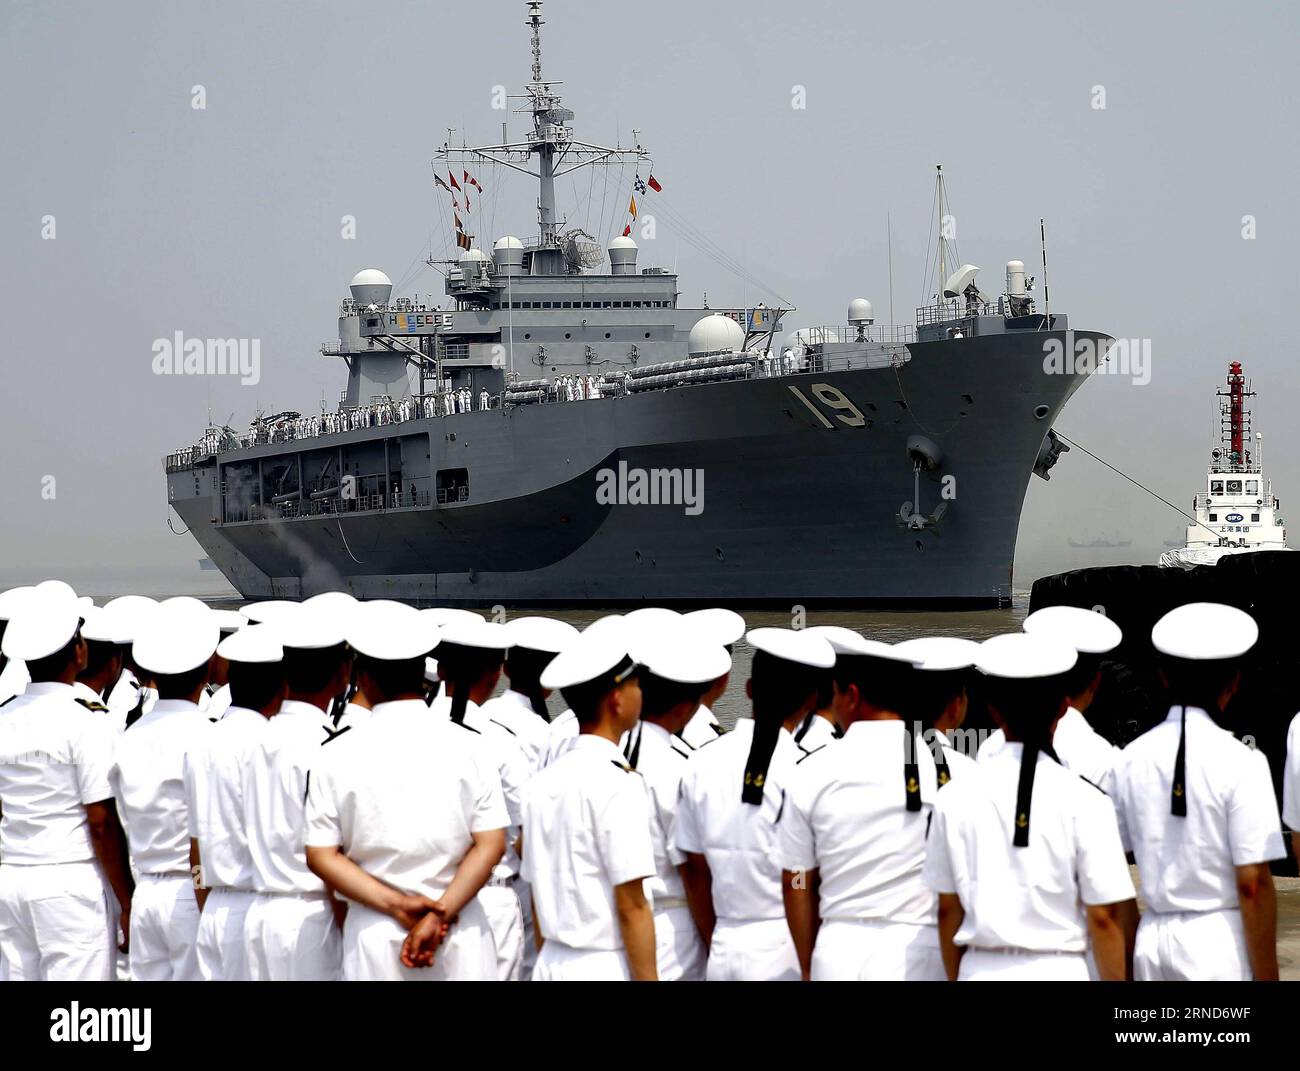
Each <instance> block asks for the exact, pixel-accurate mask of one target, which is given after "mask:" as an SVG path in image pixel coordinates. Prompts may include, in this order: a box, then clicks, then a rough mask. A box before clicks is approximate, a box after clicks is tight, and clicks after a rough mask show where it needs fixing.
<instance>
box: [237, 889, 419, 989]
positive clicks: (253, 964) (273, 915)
mask: <svg viewBox="0 0 1300 1071" xmlns="http://www.w3.org/2000/svg"><path fill="white" fill-rule="evenodd" d="M244 928H245V932H246V934H247V936H248V974H249V977H250V978H251V979H252V980H253V981H254V982H337V981H338V980H339V979H340V978H341V977H342V976H343V935H342V934H341V933H340V932H339V928H338V925H337V924H336V923H335V921H334V908H333V904H332V902H331V900H330V896H329V894H328V893H326V892H324V891H322V892H320V893H312V894H310V895H307V894H301V893H256V894H255V895H254V897H253V900H252V904H251V906H250V907H249V908H248V919H247V921H246V922H245V924H244ZM399 947H400V946H399Z"/></svg>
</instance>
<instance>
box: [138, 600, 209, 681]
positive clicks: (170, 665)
mask: <svg viewBox="0 0 1300 1071" xmlns="http://www.w3.org/2000/svg"><path fill="white" fill-rule="evenodd" d="M190 601H197V600H190ZM199 606H200V607H202V603H199ZM203 609H204V611H205V612H204V613H202V614H200V613H198V612H197V611H196V610H195V609H194V607H193V606H191V605H189V603H188V602H181V601H180V600H172V599H168V600H167V601H165V602H162V603H160V604H159V605H158V607H157V609H156V610H154V611H153V612H152V613H150V614H148V615H147V616H146V617H145V618H144V620H143V621H142V622H141V624H140V627H139V629H138V631H137V632H136V634H135V642H134V643H133V644H132V645H131V657H132V658H134V659H135V662H136V664H137V665H138V666H139V667H140V668H141V669H143V670H146V671H147V672H149V673H156V674H160V675H163V676H171V675H173V674H177V673H188V672H189V671H190V670H192V669H197V668H198V667H199V666H201V665H203V664H204V663H206V662H207V661H208V660H209V659H210V658H211V657H212V654H213V652H214V651H216V649H217V644H218V643H219V642H220V641H221V631H220V630H219V629H218V627H217V620H216V618H215V617H213V616H212V612H211V611H210V610H207V608H206V607H203Z"/></svg>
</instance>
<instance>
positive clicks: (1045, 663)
mask: <svg viewBox="0 0 1300 1071" xmlns="http://www.w3.org/2000/svg"><path fill="white" fill-rule="evenodd" d="M1077 661H1079V653H1078V652H1077V651H1076V650H1075V649H1074V648H1073V647H1071V646H1070V645H1069V644H1068V643H1064V642H1063V641H1061V640H1056V639H1048V638H1046V637H1044V636H1031V635H1029V634H1028V633H1027V632H1008V633H1006V634H1004V635H1001V636H994V637H992V638H991V639H987V640H985V641H984V642H983V643H981V644H980V650H979V658H978V659H977V660H976V662H975V665H976V667H977V668H978V669H979V670H980V672H981V673H983V674H985V675H986V676H989V677H1002V678H1005V679H1007V680H1031V679H1033V678H1035V677H1055V676H1056V675H1057V674H1058V673H1064V672H1065V671H1066V670H1068V669H1070V668H1071V667H1072V666H1073V665H1074V664H1075V662H1077Z"/></svg>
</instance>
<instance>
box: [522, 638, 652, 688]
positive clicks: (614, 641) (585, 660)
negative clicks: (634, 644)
mask: <svg viewBox="0 0 1300 1071" xmlns="http://www.w3.org/2000/svg"><path fill="white" fill-rule="evenodd" d="M634 669H635V663H634V662H633V659H632V657H631V656H630V655H629V654H628V651H627V646H626V645H625V644H624V643H622V642H620V640H619V638H618V637H617V636H615V635H613V634H601V633H597V634H596V635H589V634H586V633H584V634H583V635H581V636H579V637H578V638H577V639H576V640H574V642H573V643H571V644H570V645H569V646H568V647H566V648H565V649H564V650H563V651H561V652H560V653H559V654H557V655H556V656H555V657H554V658H553V659H551V663H550V665H548V666H547V667H546V669H545V670H544V671H543V672H542V676H541V682H540V683H541V685H542V687H543V688H549V689H552V690H557V689H563V688H574V687H577V686H578V685H581V684H589V683H591V682H593V681H597V680H600V679H601V678H602V677H608V678H609V682H610V687H611V688H613V687H614V686H615V685H617V684H621V683H622V682H623V681H625V680H626V679H627V678H628V677H629V676H631V674H632V671H633V670H634Z"/></svg>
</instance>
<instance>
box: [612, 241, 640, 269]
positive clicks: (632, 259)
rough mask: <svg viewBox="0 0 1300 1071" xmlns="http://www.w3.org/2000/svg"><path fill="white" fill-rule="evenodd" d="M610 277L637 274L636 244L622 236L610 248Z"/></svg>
mask: <svg viewBox="0 0 1300 1071" xmlns="http://www.w3.org/2000/svg"><path fill="white" fill-rule="evenodd" d="M608 250H609V273H610V275H635V274H636V242H634V241H632V239H631V238H629V237H628V236H627V235H625V234H620V235H619V236H618V237H617V238H615V239H613V240H612V241H611V242H610V243H609V246H608Z"/></svg>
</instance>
